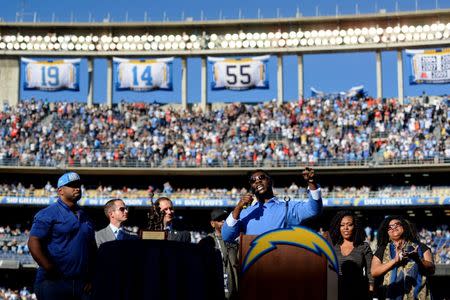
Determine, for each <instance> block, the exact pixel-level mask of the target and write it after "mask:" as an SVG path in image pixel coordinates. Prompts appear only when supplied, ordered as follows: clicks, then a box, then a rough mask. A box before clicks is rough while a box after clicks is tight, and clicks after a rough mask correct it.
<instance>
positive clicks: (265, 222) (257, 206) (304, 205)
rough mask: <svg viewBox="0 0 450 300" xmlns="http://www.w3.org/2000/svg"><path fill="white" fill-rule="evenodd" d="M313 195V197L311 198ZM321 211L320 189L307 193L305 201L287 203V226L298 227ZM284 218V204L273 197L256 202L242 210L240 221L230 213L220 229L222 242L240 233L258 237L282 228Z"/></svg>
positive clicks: (234, 237) (230, 240) (228, 240)
mask: <svg viewBox="0 0 450 300" xmlns="http://www.w3.org/2000/svg"><path fill="white" fill-rule="evenodd" d="M312 193H314V197H313V196H312ZM315 199H316V200H315ZM321 210H322V197H321V195H320V189H317V190H315V191H308V200H307V201H304V202H303V201H289V203H288V213H287V226H288V227H290V226H298V225H300V224H301V223H302V222H303V221H304V220H306V219H308V218H311V217H313V216H316V215H318V214H319V213H320V212H321ZM285 216H286V202H285V201H281V200H279V199H278V198H277V197H273V198H272V199H270V200H269V201H267V202H266V203H261V202H256V203H254V204H253V205H252V206H250V207H247V208H246V209H244V210H242V212H241V215H240V219H239V220H235V219H234V218H233V214H232V213H231V214H230V215H229V216H228V218H227V220H226V221H225V222H224V224H223V227H222V238H223V240H224V241H227V242H232V241H234V240H235V239H236V238H237V237H238V236H239V234H240V233H241V232H242V233H244V234H251V235H259V234H262V233H264V232H267V231H270V230H274V229H279V228H283V226H284V222H285Z"/></svg>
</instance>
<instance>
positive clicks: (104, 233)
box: [95, 225, 138, 247]
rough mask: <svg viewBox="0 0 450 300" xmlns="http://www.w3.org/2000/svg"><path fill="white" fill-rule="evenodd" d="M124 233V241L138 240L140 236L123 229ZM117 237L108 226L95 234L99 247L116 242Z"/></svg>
mask: <svg viewBox="0 0 450 300" xmlns="http://www.w3.org/2000/svg"><path fill="white" fill-rule="evenodd" d="M121 231H122V240H137V239H138V236H137V235H136V234H134V233H132V232H129V231H126V230H125V229H123V228H122V229H121ZM115 240H116V236H115V235H114V232H113V231H112V229H111V227H110V226H109V225H108V226H106V227H105V228H103V229H102V230H99V231H96V232H95V242H96V243H97V247H100V245H101V244H103V243H106V242H110V241H115Z"/></svg>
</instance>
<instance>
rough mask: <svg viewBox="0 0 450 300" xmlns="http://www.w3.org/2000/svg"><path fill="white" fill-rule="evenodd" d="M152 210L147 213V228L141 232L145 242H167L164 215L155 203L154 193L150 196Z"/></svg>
mask: <svg viewBox="0 0 450 300" xmlns="http://www.w3.org/2000/svg"><path fill="white" fill-rule="evenodd" d="M150 203H151V206H150V209H149V211H148V213H147V228H146V229H143V230H142V231H141V239H143V240H165V239H167V232H166V231H165V230H164V222H163V220H164V213H163V212H161V210H160V209H159V207H157V206H156V205H155V203H154V202H153V193H151V195H150Z"/></svg>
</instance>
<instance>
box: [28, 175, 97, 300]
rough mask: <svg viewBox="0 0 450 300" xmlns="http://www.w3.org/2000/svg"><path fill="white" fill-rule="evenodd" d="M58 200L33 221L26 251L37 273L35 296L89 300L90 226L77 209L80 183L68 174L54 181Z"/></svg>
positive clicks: (92, 244)
mask: <svg viewBox="0 0 450 300" xmlns="http://www.w3.org/2000/svg"><path fill="white" fill-rule="evenodd" d="M57 187H58V190H57V191H58V199H57V201H56V202H55V203H53V204H51V205H49V206H48V207H46V208H44V209H42V210H41V211H39V212H38V213H37V214H36V216H35V217H34V221H33V225H32V227H31V231H30V238H29V240H28V247H29V249H30V252H31V255H32V256H33V258H34V260H35V261H36V262H37V263H38V265H39V269H38V271H37V274H36V282H35V292H36V295H37V298H38V299H39V300H47V299H51V300H53V299H74V300H75V299H89V293H90V290H91V278H92V277H91V276H92V273H93V258H94V256H95V251H96V247H95V238H94V226H93V224H92V222H91V220H90V219H89V218H88V216H87V215H86V213H85V212H84V211H83V210H82V209H81V208H80V207H79V206H78V205H77V202H78V200H80V198H81V181H80V176H79V175H78V174H77V173H74V172H69V173H66V174H64V175H62V176H61V177H60V178H59V180H58V185H57Z"/></svg>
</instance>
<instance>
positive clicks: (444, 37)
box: [0, 9, 450, 56]
mask: <svg viewBox="0 0 450 300" xmlns="http://www.w3.org/2000/svg"><path fill="white" fill-rule="evenodd" d="M449 22H450V10H448V9H447V10H431V11H420V12H397V13H378V14H367V15H347V16H335V17H300V18H282V19H257V20H255V19H244V20H220V21H185V22H136V23H0V51H1V52H0V55H29V54H30V52H31V53H33V55H49V54H51V55H54V54H57V55H74V54H75V55H83V56H85V55H94V56H102V55H104V56H110V55H115V53H121V54H124V55H141V54H142V53H143V52H145V54H148V55H152V56H153V55H163V56H166V55H177V56H180V55H181V56H201V55H212V54H236V53H239V54H243V53H252V54H255V53H310V52H336V51H361V50H376V49H398V48H405V47H409V48H412V47H429V46H445V45H448V37H449V31H450V23H449Z"/></svg>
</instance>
